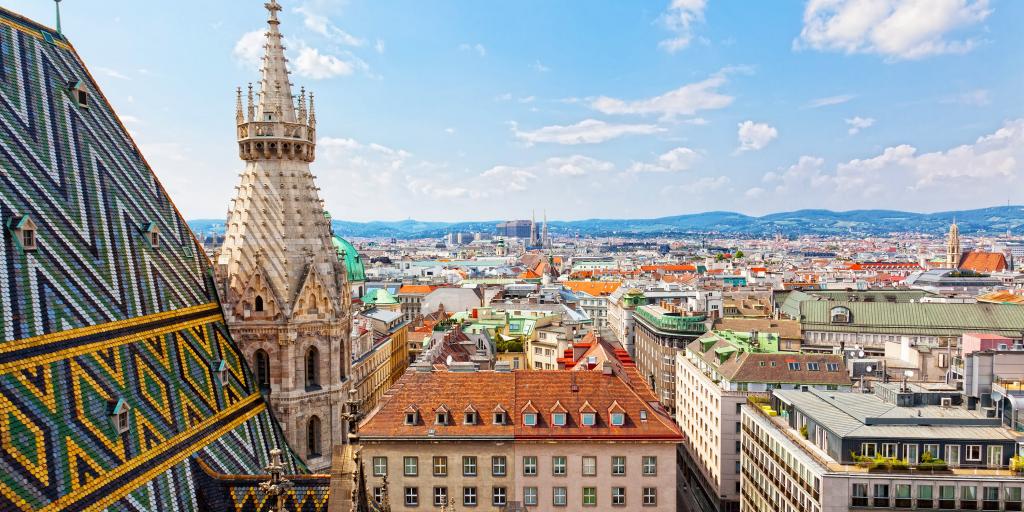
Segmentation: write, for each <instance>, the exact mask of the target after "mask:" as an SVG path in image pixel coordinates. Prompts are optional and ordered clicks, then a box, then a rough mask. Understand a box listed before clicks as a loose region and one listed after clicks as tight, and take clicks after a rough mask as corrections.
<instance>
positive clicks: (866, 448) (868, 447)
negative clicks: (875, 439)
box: [860, 443, 878, 457]
mask: <svg viewBox="0 0 1024 512" xmlns="http://www.w3.org/2000/svg"><path fill="white" fill-rule="evenodd" d="M877 448H878V445H876V444H875V443H861V445H860V454H861V455H863V456H865V457H874V456H875V452H876V450H877Z"/></svg>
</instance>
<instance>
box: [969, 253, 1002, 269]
mask: <svg viewBox="0 0 1024 512" xmlns="http://www.w3.org/2000/svg"><path fill="white" fill-rule="evenodd" d="M1006 267H1007V265H1006V257H1005V256H1003V254H1002V253H998V252H981V251H972V252H967V253H964V255H963V257H962V258H960V269H961V270H973V271H975V272H1001V271H1003V270H1006Z"/></svg>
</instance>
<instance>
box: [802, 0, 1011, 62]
mask: <svg viewBox="0 0 1024 512" xmlns="http://www.w3.org/2000/svg"><path fill="white" fill-rule="evenodd" d="M991 13H992V10H991V9H989V6H988V0H811V1H809V2H808V3H807V7H806V8H805V9H804V17H803V23H804V25H803V29H802V30H801V32H800V37H799V38H797V39H796V40H795V41H794V42H793V46H794V48H796V49H801V48H811V49H814V50H823V51H841V52H844V53H847V54H851V53H873V54H879V55H884V56H886V57H887V58H888V59H890V60H909V59H920V58H923V57H928V56H931V55H940V54H949V53H953V54H962V53H966V52H969V51H971V50H972V49H973V48H974V47H976V46H977V45H978V44H979V41H978V39H976V38H971V37H968V38H961V39H951V38H949V37H948V36H949V35H950V34H951V33H953V32H956V31H961V30H963V29H964V28H966V27H970V26H972V25H976V24H978V23H979V22H981V21H983V20H984V19H985V18H987V17H988V16H989V14H991Z"/></svg>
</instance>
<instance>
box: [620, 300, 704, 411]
mask: <svg viewBox="0 0 1024 512" xmlns="http://www.w3.org/2000/svg"><path fill="white" fill-rule="evenodd" d="M666 306H668V307H662V306H654V305H651V306H640V307H638V308H636V311H635V312H634V314H633V318H634V320H635V322H636V347H635V351H636V353H635V354H634V355H633V357H634V359H635V360H636V365H637V370H638V371H639V372H640V374H641V375H643V376H644V378H645V379H646V382H647V384H648V385H649V386H650V387H651V389H653V390H654V392H655V395H656V396H657V397H658V400H659V401H660V402H661V405H662V406H663V407H665V409H667V410H668V411H669V413H670V414H675V408H676V354H678V353H679V352H682V351H683V350H685V349H686V346H687V345H688V344H689V343H690V342H691V341H693V340H695V339H697V337H698V336H700V335H702V334H704V333H705V332H707V330H708V326H707V316H706V315H704V314H703V313H695V314H685V313H684V312H681V311H679V310H678V308H677V307H673V306H671V305H668V304H666Z"/></svg>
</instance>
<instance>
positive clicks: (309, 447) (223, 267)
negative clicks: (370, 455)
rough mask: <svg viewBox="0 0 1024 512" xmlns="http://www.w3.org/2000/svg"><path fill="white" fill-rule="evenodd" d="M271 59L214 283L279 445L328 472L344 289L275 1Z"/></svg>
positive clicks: (241, 113) (306, 108) (343, 376)
mask: <svg viewBox="0 0 1024 512" xmlns="http://www.w3.org/2000/svg"><path fill="white" fill-rule="evenodd" d="M265 7H266V9H267V11H268V13H269V19H268V20H267V32H266V43H265V45H264V47H265V49H266V52H265V55H264V57H263V65H262V69H261V76H260V83H259V91H258V96H259V98H258V100H257V101H255V102H254V100H253V88H252V84H250V85H249V88H248V92H247V95H246V99H247V101H246V105H245V108H244V110H243V98H242V90H241V88H239V89H238V93H237V94H238V98H237V103H236V106H235V108H236V113H235V120H236V123H237V130H238V133H237V136H238V151H239V157H240V158H241V159H242V160H243V161H244V162H245V170H244V171H242V173H241V174H240V176H241V179H240V181H239V184H238V186H236V187H235V196H234V199H233V200H232V202H231V207H230V208H229V210H228V219H227V229H226V232H225V236H224V245H223V246H222V247H221V249H220V251H219V253H218V254H217V279H218V284H219V288H220V292H221V299H222V302H223V307H224V315H225V316H226V317H227V319H228V326H229V328H230V329H231V332H232V335H233V336H234V338H235V340H236V341H237V342H238V345H239V346H240V348H241V350H242V352H243V354H244V355H245V357H246V359H247V361H248V363H249V367H250V368H251V369H252V371H253V374H254V376H255V377H256V381H257V383H258V384H259V385H260V386H261V387H262V388H263V389H264V393H265V394H267V395H268V396H269V402H270V404H271V406H272V408H273V411H274V414H275V415H276V416H277V419H278V420H279V422H280V424H281V427H282V428H283V429H284V433H285V437H286V438H287V439H288V442H289V443H290V444H291V446H292V448H293V449H294V451H295V452H296V453H298V454H300V455H301V456H302V457H303V458H304V459H305V460H306V463H307V465H309V466H310V468H311V469H314V470H316V469H323V468H326V467H329V466H330V461H331V449H332V446H333V445H337V444H341V443H342V442H343V439H345V435H346V434H345V431H344V427H343V425H342V421H341V419H340V414H341V412H342V407H343V401H344V399H345V395H346V393H345V392H346V390H347V389H348V387H349V381H348V377H349V368H350V364H351V362H350V357H351V356H350V354H351V350H350V349H349V331H350V322H351V316H350V314H349V311H350V302H351V298H350V293H349V284H348V282H347V279H346V274H345V269H344V266H343V264H342V263H341V262H340V261H339V258H338V256H337V251H335V249H334V245H333V243H332V240H331V229H330V223H329V221H328V217H327V216H326V214H325V212H324V206H323V203H322V202H321V200H320V197H319V194H318V190H319V188H317V186H316V183H315V181H314V177H313V174H312V173H311V172H310V170H309V164H310V162H312V161H313V159H314V156H315V150H316V110H315V107H314V105H313V95H312V93H310V94H309V95H308V98H307V95H306V91H305V89H302V91H301V93H300V94H299V97H298V98H296V97H295V96H293V95H292V84H291V83H290V81H289V79H288V73H289V72H288V67H287V59H285V57H284V46H282V44H281V32H280V31H279V28H278V27H279V25H280V22H279V21H278V19H277V13H278V12H279V11H280V10H281V6H280V5H279V4H278V3H277V0H270V1H269V2H268V3H266V4H265Z"/></svg>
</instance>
